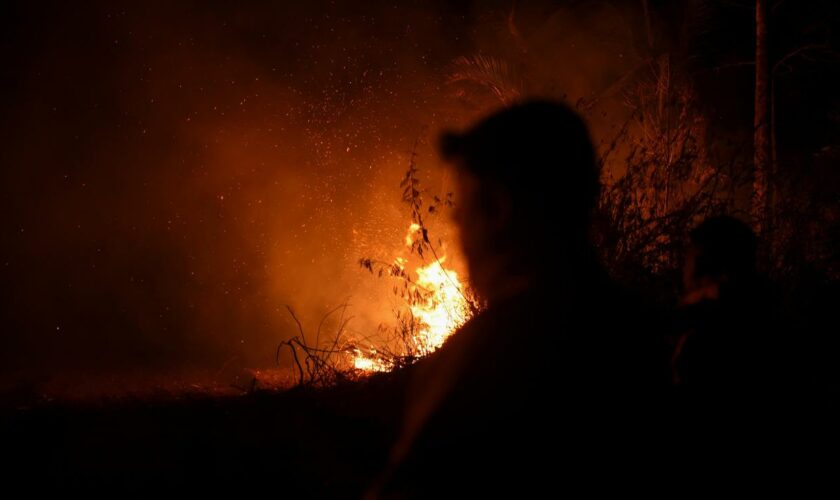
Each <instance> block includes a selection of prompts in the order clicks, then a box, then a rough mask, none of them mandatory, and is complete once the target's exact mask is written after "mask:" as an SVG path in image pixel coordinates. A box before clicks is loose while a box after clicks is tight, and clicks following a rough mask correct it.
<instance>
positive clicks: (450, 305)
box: [353, 223, 471, 372]
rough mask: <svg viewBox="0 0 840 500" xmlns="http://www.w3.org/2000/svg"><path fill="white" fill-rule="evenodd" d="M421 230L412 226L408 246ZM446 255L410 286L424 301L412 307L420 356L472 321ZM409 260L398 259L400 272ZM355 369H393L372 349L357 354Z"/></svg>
mask: <svg viewBox="0 0 840 500" xmlns="http://www.w3.org/2000/svg"><path fill="white" fill-rule="evenodd" d="M420 231H421V227H420V225H419V224H416V223H412V224H411V225H410V226H409V228H408V234H406V236H405V244H406V246H408V247H411V246H412V245H413V244H414V241H415V237H416V236H417V234H418V233H419V232H420ZM445 262H446V256H445V255H444V256H442V257H440V258H439V259H435V261H434V262H432V263H430V264H428V265H426V266H421V267H418V268H417V269H415V274H416V278H414V279H413V282H412V283H411V285H410V286H411V287H412V288H413V290H412V291H414V290H420V291H421V292H422V294H421V297H422V299H421V300H418V301H414V302H413V303H411V304H410V305H409V308H410V310H411V313H412V315H413V316H414V319H415V320H416V321H417V323H418V328H417V329H416V330H415V333H414V338H413V339H411V340H412V342H413V344H414V348H415V349H416V351H417V352H418V353H419V354H420V355H423V356H425V355H427V354H430V353H432V352H434V351H435V350H436V349H438V348H439V347H440V346H442V345H443V343H444V342H445V341H446V339H447V338H448V337H449V336H450V335H452V333H454V332H455V331H456V330H457V329H458V328H460V327H461V325H463V324H464V323H466V322H467V320H468V319H469V318H470V315H471V311H470V305H469V302H468V301H467V299H466V297H465V296H464V292H463V290H464V287H463V285H462V284H461V280H460V279H459V277H458V273H456V272H455V271H453V270H451V269H446V268H445V267H444V265H443V264H444V263H445ZM406 263H407V261H406V259H404V258H402V257H397V258H396V259H395V260H394V264H395V265H396V266H398V267H399V268H400V269H402V270H404V269H405V264H406ZM353 354H354V359H353V366H355V367H356V369H358V370H362V371H367V372H374V371H388V370H390V369H392V368H393V366H392V365H391V364H390V363H389V362H388V361H386V360H384V359H382V358H381V357H379V356H377V351H376V349H375V348H373V347H371V349H370V350H369V351H368V352H366V353H365V352H362V351H361V350H358V349H357V350H355V351H354V353H353Z"/></svg>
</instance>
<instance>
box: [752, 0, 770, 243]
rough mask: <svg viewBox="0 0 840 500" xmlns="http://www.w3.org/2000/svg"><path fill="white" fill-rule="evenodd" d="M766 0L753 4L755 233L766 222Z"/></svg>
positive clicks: (768, 53) (767, 168)
mask: <svg viewBox="0 0 840 500" xmlns="http://www.w3.org/2000/svg"><path fill="white" fill-rule="evenodd" d="M767 3H768V2H767V0H756V6H755V119H754V121H753V126H754V134H755V135H754V142H753V147H754V153H753V154H754V156H753V163H754V177H753V198H752V216H753V222H754V224H755V229H756V231H757V232H758V234H759V235H764V234H765V233H766V232H767V227H768V224H769V222H770V217H769V215H770V214H769V211H770V204H769V200H770V196H769V189H770V161H771V141H770V97H771V96H770V85H771V81H770V33H769V31H770V28H769V23H770V19H769V16H770V11H769V8H768V5H767Z"/></svg>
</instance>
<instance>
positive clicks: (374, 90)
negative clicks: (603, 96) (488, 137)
mask: <svg viewBox="0 0 840 500" xmlns="http://www.w3.org/2000/svg"><path fill="white" fill-rule="evenodd" d="M208 5H209V6H208ZM4 8H5V9H7V10H8V11H7V12H6V13H5V15H4V18H5V21H4V22H5V23H8V26H4V28H5V30H4V35H3V45H2V54H3V56H4V60H6V61H8V63H7V67H6V68H5V69H4V70H3V71H4V80H5V81H6V84H5V89H4V92H3V96H2V102H3V107H4V114H3V118H2V120H0V123H1V124H2V125H0V126H2V132H3V137H4V145H3V148H2V151H0V161H2V173H1V174H0V175H2V177H1V178H0V180H1V181H2V185H0V194H2V201H0V203H2V205H1V206H0V208H2V211H3V219H2V221H0V231H2V233H0V235H1V236H0V237H1V238H2V243H3V244H2V248H0V252H2V253H0V280H2V284H3V287H2V289H3V296H2V306H0V321H2V326H1V327H0V328H2V331H3V333H2V340H0V364H2V369H1V370H2V379H3V380H5V381H11V382H15V381H20V380H27V381H29V383H31V384H35V385H40V384H47V385H49V384H55V383H56V381H57V380H58V381H60V380H70V379H71V378H72V377H75V376H76V375H73V374H79V375H78V377H77V378H79V379H89V378H91V377H93V378H95V377H104V376H106V375H107V376H109V377H110V376H127V375H125V374H127V373H140V374H147V373H153V372H161V371H166V370H179V371H191V370H195V371H202V370H205V371H209V372H214V371H216V370H219V369H221V368H222V367H225V366H230V365H235V366H242V367H262V366H268V365H271V364H272V363H273V362H274V349H275V347H276V345H277V343H278V341H280V340H282V339H284V338H288V337H289V336H290V335H294V334H296V333H297V331H296V327H295V325H294V323H293V322H292V321H291V320H290V318H289V316H288V313H287V312H286V310H285V308H284V305H287V304H288V305H290V306H292V307H293V308H294V309H295V310H296V311H297V312H298V314H299V315H300V317H301V319H302V320H303V323H304V326H305V327H307V328H315V327H317V323H318V320H319V319H320V318H321V317H322V316H323V314H325V313H326V312H327V311H328V310H330V309H332V308H333V307H335V306H336V305H338V304H340V303H342V302H345V301H348V302H349V304H350V305H351V311H352V313H353V314H354V315H355V316H356V319H355V320H354V323H353V325H354V328H355V329H356V330H357V331H359V332H365V331H368V330H370V329H373V328H375V326H376V324H377V323H378V322H380V321H383V320H386V319H388V318H387V316H388V314H390V309H391V305H392V304H391V302H389V300H390V285H389V284H388V283H385V282H383V281H382V280H377V279H375V278H374V277H371V276H369V275H366V274H365V273H364V272H363V271H362V270H361V269H360V268H359V266H358V264H357V261H358V259H359V258H360V257H374V258H392V257H393V256H394V255H397V253H398V252H400V251H401V248H402V244H403V237H404V234H405V230H406V227H407V224H408V222H409V221H408V215H407V213H406V211H405V210H404V209H403V207H402V206H401V204H400V201H399V200H400V192H399V188H398V186H397V185H398V182H399V179H400V177H401V174H402V172H404V170H405V168H406V167H407V161H408V157H409V154H410V151H411V149H412V145H413V144H414V142H415V140H417V139H418V138H419V139H420V146H419V151H418V152H419V153H420V157H419V162H420V167H421V168H422V169H424V175H426V176H427V177H428V184H427V185H428V186H429V187H430V188H432V190H435V191H439V192H440V191H445V190H446V188H447V186H446V180H445V173H443V171H442V170H441V169H440V165H439V164H438V160H437V158H436V156H435V154H434V147H433V146H434V138H435V137H436V134H437V132H438V131H439V130H440V129H441V128H448V127H457V126H462V125H464V124H465V123H467V122H468V121H469V120H471V119H473V118H474V117H476V116H477V115H478V114H480V113H483V112H484V111H485V110H486V109H487V108H489V107H491V106H492V105H495V104H494V102H493V101H492V99H490V100H483V101H482V100H481V99H480V98H476V95H479V94H477V93H476V92H465V91H464V88H463V87H459V86H457V85H448V84H447V83H446V82H447V74H448V72H450V71H451V64H452V61H453V60H454V59H455V58H456V57H458V56H461V55H470V54H489V55H490V56H494V57H500V58H508V59H510V60H512V61H513V60H517V61H524V62H522V63H521V64H520V66H521V67H519V69H518V70H519V71H521V72H522V74H523V75H529V76H528V78H530V80H531V81H532V82H539V84H540V85H538V86H537V87H534V88H532V89H531V91H532V92H533V93H539V94H541V95H549V96H555V97H558V98H563V97H565V98H566V99H567V100H570V101H572V102H574V101H575V100H577V99H579V98H581V97H585V96H591V95H592V92H593V89H598V88H602V87H603V86H604V85H605V83H604V82H607V81H610V80H611V79H613V78H614V75H613V73H614V72H616V71H624V70H625V68H624V66H623V65H624V64H626V63H625V61H627V60H629V59H631V55H630V54H627V55H625V54H620V53H618V52H615V51H614V47H613V46H612V45H610V46H605V45H603V44H601V45H598V44H595V43H594V42H593V40H592V39H593V37H599V36H600V35H599V34H598V33H602V32H603V30H600V28H599V31H592V32H587V31H586V30H584V29H583V27H582V26H581V25H580V23H576V22H575V21H576V20H578V21H580V18H578V17H574V16H577V15H578V14H574V15H573V14H562V13H557V11H556V9H555V10H552V11H551V12H555V14H553V15H552V17H550V18H549V21H547V22H546V21H545V19H543V14H544V12H546V11H547V10H546V9H548V7H545V6H539V7H533V8H531V9H530V10H522V9H520V12H518V13H517V16H516V17H515V18H514V21H513V22H514V25H515V26H516V28H517V30H518V31H519V33H515V32H514V31H511V26H512V25H511V24H510V23H509V20H508V9H509V6H508V5H507V3H506V2H501V3H500V4H499V5H497V6H484V5H482V6H478V5H476V6H473V7H469V6H467V7H463V8H460V7H451V6H447V5H446V4H445V3H444V2H440V3H435V2H433V3H429V2H409V3H408V4H407V5H399V6H394V5H392V4H390V3H385V2H383V3H381V4H376V5H374V4H373V3H370V2H364V4H359V3H358V2H339V3H338V4H334V3H323V4H320V3H317V2H316V4H313V3H312V2H306V3H302V4H301V3H295V2H292V3H290V2H280V3H277V2H256V3H252V4H249V5H247V6H246V5H238V4H226V3H212V4H206V3H205V2H196V3H194V4H193V3H190V2H183V3H178V4H175V5H173V4H172V3H171V2H169V3H167V2H160V3H157V2H144V3H142V4H133V5H116V4H115V3H114V2H96V3H93V4H87V5H85V6H79V5H66V4H65V3H55V4H53V5H51V6H49V7H43V6H39V7H32V6H25V5H24V6H10V7H4ZM584 15H585V16H586V17H585V19H586V20H591V19H594V18H595V17H592V16H594V14H593V13H585V14H584ZM598 19H599V21H598V23H599V26H600V25H601V24H603V23H607V25H606V27H605V28H604V29H605V30H608V31H609V30H613V28H614V26H613V25H612V24H610V22H611V21H609V20H607V21H604V19H605V18H603V17H598ZM607 19H613V18H607ZM586 22H589V21H586ZM517 23H518V24H517ZM513 35H516V36H517V37H523V39H522V40H519V41H517V40H514V39H511V37H512V36H513ZM616 36H618V35H616ZM622 36H623V35H622ZM619 39H621V37H620V36H619ZM520 42H522V43H524V44H525V45H524V47H526V52H527V56H525V57H520V55H519V54H518V53H516V51H522V50H523V45H522V44H521V43H520ZM625 45H626V44H625ZM582 47H588V48H587V49H586V50H583V49H582ZM535 61H538V63H536V62H535ZM557 68H560V69H559V70H558V69H557ZM547 72H551V75H552V76H551V78H549V77H548V76H546V73H547ZM439 228H440V230H441V234H443V235H445V234H446V224H445V222H444V221H441V223H440V224H439ZM450 262H451V261H450ZM114 374H120V375H114ZM68 384H70V382H68ZM71 385H72V384H71Z"/></svg>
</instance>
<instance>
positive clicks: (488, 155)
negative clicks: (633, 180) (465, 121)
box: [441, 101, 599, 302]
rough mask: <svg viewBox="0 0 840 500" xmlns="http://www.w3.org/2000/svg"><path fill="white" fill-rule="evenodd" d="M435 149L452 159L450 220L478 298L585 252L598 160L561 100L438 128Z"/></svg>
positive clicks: (570, 265)
mask: <svg viewBox="0 0 840 500" xmlns="http://www.w3.org/2000/svg"><path fill="white" fill-rule="evenodd" d="M441 152H442V154H443V156H444V158H446V159H447V160H449V161H450V162H451V163H452V164H454V165H455V166H456V168H457V172H458V176H457V177H458V197H457V198H456V211H455V212H456V213H455V220H456V224H457V225H458V227H459V229H460V232H461V241H462V247H463V251H464V254H465V256H466V258H467V261H468V264H469V271H470V278H471V281H472V284H473V286H474V288H475V289H476V291H477V292H478V293H479V294H480V295H482V296H483V297H484V298H486V299H488V300H490V301H491V302H492V301H493V300H495V299H497V298H500V297H502V296H504V295H506V294H511V293H514V292H516V291H517V290H519V289H520V288H523V287H527V286H529V285H531V284H533V283H534V281H535V280H538V279H539V278H540V277H541V276H543V275H545V274H547V272H546V270H548V269H550V268H552V267H562V268H566V269H574V267H575V266H576V263H575V262H574V260H575V259H578V258H581V257H583V256H586V255H588V253H589V243H588V237H587V236H588V230H589V226H590V219H591V214H592V210H593V208H594V206H595V203H596V201H597V197H598V192H599V182H598V169H597V167H596V161H595V151H594V147H593V145H592V141H591V139H590V137H589V132H588V131H587V128H586V125H585V124H584V122H583V120H582V119H581V118H580V116H578V115H577V114H576V113H575V112H574V111H572V110H571V109H569V108H568V107H567V106H564V105H562V104H559V103H555V102H550V101H529V102H525V103H522V104H517V105H514V106H511V107H508V108H505V109H502V110H500V111H498V112H496V113H493V114H491V115H490V116H488V117H486V118H485V119H483V120H481V121H479V122H478V123H477V124H476V125H474V126H473V127H471V128H470V129H468V130H467V131H465V132H464V133H460V134H459V133H447V134H444V135H443V137H442V138H441ZM558 264H559V266H558ZM578 264H580V263H578Z"/></svg>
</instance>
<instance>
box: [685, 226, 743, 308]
mask: <svg viewBox="0 0 840 500" xmlns="http://www.w3.org/2000/svg"><path fill="white" fill-rule="evenodd" d="M756 246H757V242H756V237H755V234H754V233H753V231H752V229H750V227H749V226H748V225H746V224H745V223H743V222H741V221H740V220H738V219H736V218H734V217H731V216H728V215H719V216H715V217H710V218H708V219H706V220H704V221H703V222H702V223H700V224H699V225H698V226H697V227H696V228H694V229H693V230H692V231H691V233H690V234H689V246H688V251H687V254H686V260H685V266H684V268H683V285H684V288H685V293H686V298H688V299H689V300H688V302H697V301H698V300H699V299H702V298H713V299H714V298H719V296H720V294H721V292H722V291H723V290H725V289H727V288H731V287H733V286H735V287H738V286H741V285H744V284H749V282H750V281H751V280H752V279H753V278H754V277H755V274H756Z"/></svg>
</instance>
